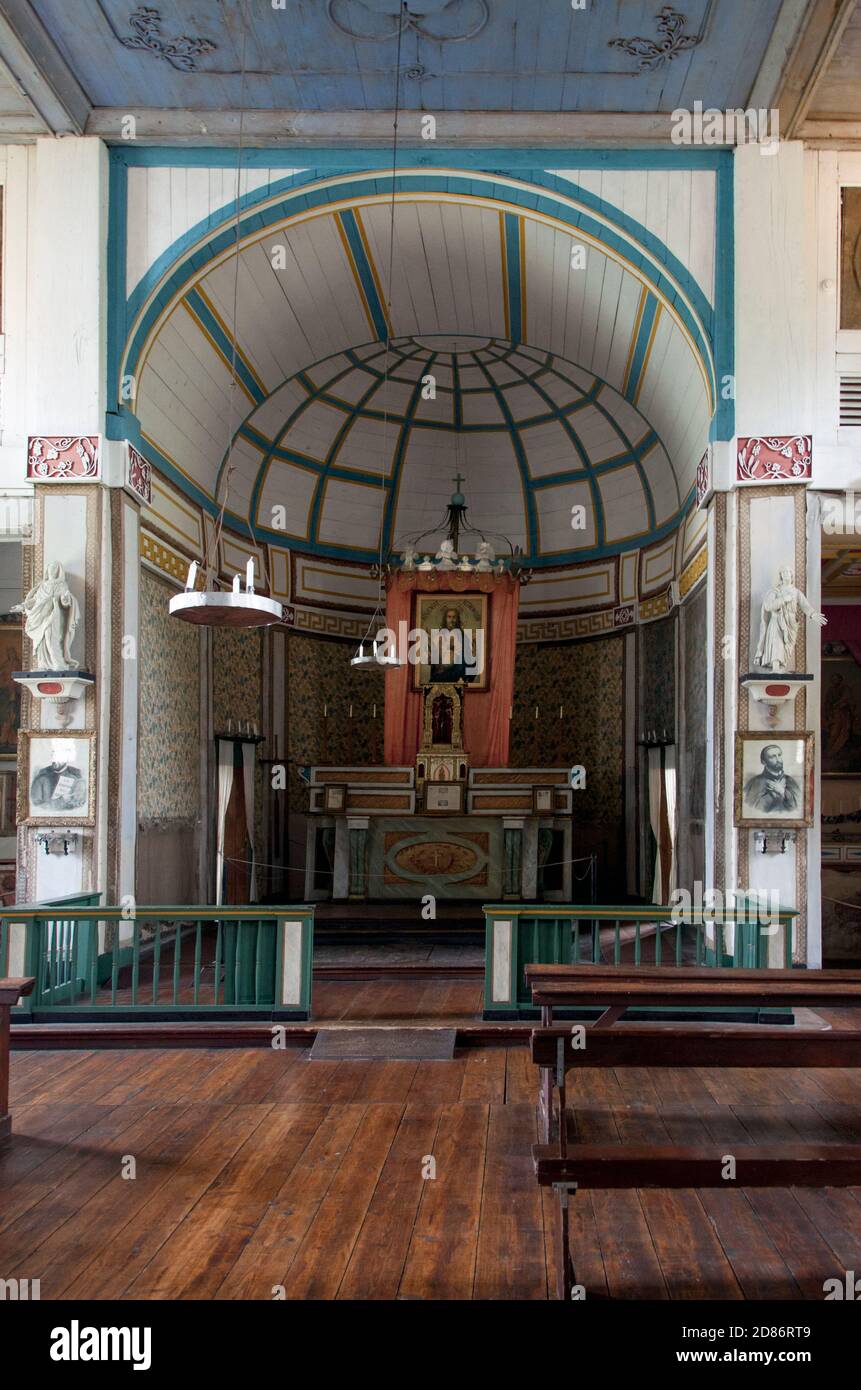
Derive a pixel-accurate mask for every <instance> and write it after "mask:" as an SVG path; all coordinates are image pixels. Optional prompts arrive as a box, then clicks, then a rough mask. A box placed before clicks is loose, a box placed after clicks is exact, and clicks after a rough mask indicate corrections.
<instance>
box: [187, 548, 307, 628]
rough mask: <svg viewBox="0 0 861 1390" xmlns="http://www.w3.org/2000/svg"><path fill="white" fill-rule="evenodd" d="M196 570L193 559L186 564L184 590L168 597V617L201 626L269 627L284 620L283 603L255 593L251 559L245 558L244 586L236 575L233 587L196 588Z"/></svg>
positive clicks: (195, 563)
mask: <svg viewBox="0 0 861 1390" xmlns="http://www.w3.org/2000/svg"><path fill="white" fill-rule="evenodd" d="M197 569H198V567H197V562H196V561H195V562H194V563H192V564H191V565H190V566H189V570H188V578H187V579H186V581H185V589H184V591H183V592H182V593H181V594H174V596H173V598H172V599H171V600H170V604H169V605H168V611H169V612H170V614H171V617H173V618H181V619H182V620H183V622H186V623H199V624H201V625H202V626H204V627H271V626H272V624H273V623H280V622H283V620H284V609H283V605H282V604H280V603H279V602H278V601H277V600H276V599H274V598H266V597H265V595H264V594H257V593H255V592H254V561H253V559H252V560H249V561H248V565H247V568H246V571H245V588H244V589H243V588H242V581H241V577H240V576H239V575H238V574H237V575H235V576H234V579H233V588H232V589H224V590H221V589H215V590H213V589H196V588H195V584H196V582H197Z"/></svg>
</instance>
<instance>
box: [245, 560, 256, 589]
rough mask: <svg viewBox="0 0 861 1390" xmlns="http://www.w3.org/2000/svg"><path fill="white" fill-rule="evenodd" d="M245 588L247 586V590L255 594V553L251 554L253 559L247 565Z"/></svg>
mask: <svg viewBox="0 0 861 1390" xmlns="http://www.w3.org/2000/svg"><path fill="white" fill-rule="evenodd" d="M245 588H246V590H247V591H248V593H249V594H253V593H254V556H253V555H252V556H251V559H250V560H249V561H248V564H247V565H246V566H245Z"/></svg>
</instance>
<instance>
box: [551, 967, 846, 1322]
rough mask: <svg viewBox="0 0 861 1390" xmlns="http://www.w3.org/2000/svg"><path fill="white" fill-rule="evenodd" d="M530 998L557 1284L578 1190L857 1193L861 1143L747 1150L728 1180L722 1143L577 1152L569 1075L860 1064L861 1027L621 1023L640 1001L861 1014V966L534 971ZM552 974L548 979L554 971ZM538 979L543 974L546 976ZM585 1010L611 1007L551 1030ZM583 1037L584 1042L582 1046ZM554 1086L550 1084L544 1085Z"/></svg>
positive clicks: (565, 1262)
mask: <svg viewBox="0 0 861 1390" xmlns="http://www.w3.org/2000/svg"><path fill="white" fill-rule="evenodd" d="M527 971H528V975H529V978H530V982H531V984H532V997H533V1002H534V1003H535V1004H537V1005H538V1006H539V1007H540V1008H541V1011H542V1024H543V1026H542V1027H541V1028H538V1029H536V1030H534V1032H533V1034H532V1060H533V1061H534V1062H535V1064H536V1065H537V1066H538V1068H539V1071H540V1075H541V1078H542V1085H541V1089H540V1094H539V1115H540V1120H541V1132H542V1139H543V1143H541V1144H539V1145H537V1146H536V1147H535V1148H534V1149H533V1160H534V1164H535V1174H536V1177H537V1179H538V1182H539V1183H540V1184H541V1185H542V1186H547V1187H552V1188H553V1189H554V1190H555V1191H556V1193H557V1196H558V1198H559V1223H558V1247H557V1286H558V1290H559V1295H560V1297H562V1298H568V1297H570V1294H571V1289H572V1286H573V1283H574V1271H573V1268H572V1263H571V1257H570V1251H569V1248H568V1202H569V1199H570V1196H571V1194H572V1193H574V1192H576V1191H577V1189H578V1187H584V1188H588V1187H598V1188H614V1187H617V1188H619V1187H635V1188H636V1187H720V1186H723V1185H724V1184H725V1183H726V1182H727V1181H733V1183H734V1184H737V1185H739V1186H749V1187H772V1186H776V1187H792V1186H795V1187H845V1186H861V1145H851V1144H791V1145H784V1146H781V1148H780V1149H779V1150H778V1149H775V1148H772V1147H769V1146H762V1145H750V1146H747V1145H744V1146H739V1147H738V1148H737V1150H736V1151H735V1152H734V1153H733V1155H732V1156H733V1159H734V1161H735V1165H736V1167H735V1175H734V1177H733V1178H732V1179H728V1178H727V1177H726V1176H725V1173H726V1168H725V1163H726V1158H727V1148H728V1147H730V1146H728V1145H726V1144H722V1145H721V1144H709V1145H691V1146H679V1145H618V1144H616V1145H593V1144H577V1145H574V1146H572V1147H571V1148H570V1151H569V1144H568V1133H567V1125H566V1123H565V1107H566V1090H567V1087H566V1075H567V1073H568V1071H570V1070H572V1069H574V1068H575V1067H583V1066H585V1067H624V1066H638V1067H660V1066H665V1067H666V1066H672V1067H712V1068H713V1067H793V1066H797V1067H861V1031H854V1030H840V1029H832V1028H822V1029H798V1028H794V1027H792V1028H790V1027H786V1026H784V1025H777V1026H769V1025H762V1024H754V1025H750V1024H712V1023H703V1022H695V1021H691V1022H686V1023H676V1024H668V1023H655V1024H648V1023H624V1024H620V1023H619V1018H620V1016H621V1014H622V1013H624V1011H625V1009H627V1008H629V1007H631V1005H632V1004H637V1005H643V1006H650V1007H656V1008H667V1007H672V1006H673V1005H675V1006H683V1005H684V1006H688V1007H689V1006H691V1005H694V1006H696V1007H700V1006H703V1007H709V1006H710V1007H715V1006H719V1005H724V1006H732V1007H738V1006H739V1005H744V1006H751V1007H754V1008H767V1007H769V1006H770V1007H781V1008H783V1007H798V1006H808V1007H817V1006H829V1007H834V1008H857V1007H861V971H843V970H828V971H815V972H814V971H811V972H809V973H808V972H805V971H795V970H787V971H782V970H735V969H732V970H724V969H720V970H718V969H712V968H708V967H704V968H702V969H700V968H699V967H679V966H670V967H662V966H645V967H635V968H633V969H630V970H626V969H622V970H620V968H619V967H612V966H600V965H599V966H552V967H547V966H541V967H534V968H533V967H527ZM548 971H552V976H549V975H548ZM539 976H540V978H539ZM563 1004H564V1005H567V1006H569V1007H570V1006H571V1005H572V1004H573V1005H584V1006H585V1005H589V1006H591V1007H594V1006H597V1007H600V1008H603V1009H604V1010H605V1012H604V1013H603V1014H602V1016H601V1017H600V1018H599V1019H598V1021H597V1022H596V1023H593V1024H589V1025H583V1029H584V1032H583V1033H582V1034H580V1033H579V1028H578V1035H579V1037H578V1039H575V1037H574V1035H573V1033H572V1027H571V1025H570V1024H569V1025H568V1026H567V1027H561V1026H558V1025H557V1026H555V1027H554V1026H553V1024H552V1021H551V1020H552V1010H553V1008H554V1007H559V1006H561V1005H563ZM578 1040H582V1041H583V1042H584V1043H585V1046H582V1047H580V1046H576V1045H575V1043H576V1042H577V1041H578ZM554 1081H555V1085H556V1088H557V1089H558V1092H559V1116H560V1122H559V1126H558V1135H559V1139H558V1147H555V1146H554V1147H551V1146H550V1144H549V1140H550V1134H551V1130H552V1085H553V1083H554ZM548 1083H549V1086H550V1089H549V1090H548Z"/></svg>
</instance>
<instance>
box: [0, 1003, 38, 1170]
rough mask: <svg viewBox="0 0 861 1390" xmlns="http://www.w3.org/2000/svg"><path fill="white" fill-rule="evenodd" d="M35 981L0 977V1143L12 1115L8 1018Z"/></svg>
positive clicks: (10, 1124)
mask: <svg viewBox="0 0 861 1390" xmlns="http://www.w3.org/2000/svg"><path fill="white" fill-rule="evenodd" d="M35 983H36V981H35V979H33V978H32V977H30V976H28V977H26V978H24V979H20V980H16V979H11V980H8V979H7V980H4V979H0V1143H2V1142H3V1140H4V1139H5V1138H6V1137H7V1135H9V1134H10V1133H11V1130H12V1117H11V1115H10V1114H9V1038H10V1030H9V1019H10V1015H11V1012H12V1009H13V1008H14V1006H15V1005H16V1004H17V1002H18V1000H19V999H20V997H21V995H22V994H30V993H31V991H32V989H33V986H34V985H35Z"/></svg>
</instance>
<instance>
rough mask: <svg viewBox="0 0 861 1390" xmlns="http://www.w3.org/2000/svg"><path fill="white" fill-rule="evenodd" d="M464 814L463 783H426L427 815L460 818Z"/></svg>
mask: <svg viewBox="0 0 861 1390" xmlns="http://www.w3.org/2000/svg"><path fill="white" fill-rule="evenodd" d="M462 813H463V782H426V783H425V814H426V815H428V816H459V815H461V814H462Z"/></svg>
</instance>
